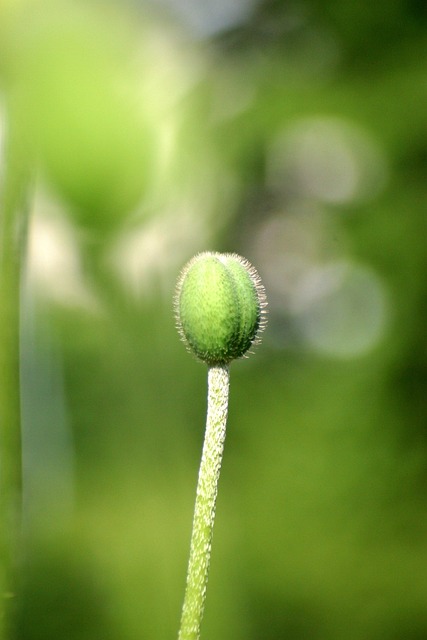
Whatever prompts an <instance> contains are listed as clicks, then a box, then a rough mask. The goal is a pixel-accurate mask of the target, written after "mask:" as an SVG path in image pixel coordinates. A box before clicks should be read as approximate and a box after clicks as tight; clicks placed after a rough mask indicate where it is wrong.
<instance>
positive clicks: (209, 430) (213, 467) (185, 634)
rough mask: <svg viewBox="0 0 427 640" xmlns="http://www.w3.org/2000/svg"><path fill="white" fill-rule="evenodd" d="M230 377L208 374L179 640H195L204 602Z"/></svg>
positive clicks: (213, 370) (216, 369)
mask: <svg viewBox="0 0 427 640" xmlns="http://www.w3.org/2000/svg"><path fill="white" fill-rule="evenodd" d="M229 384H230V373H229V368H228V366H227V365H224V366H212V367H210V368H209V372H208V412H207V419H206V433H205V441H204V445H203V453H202V461H201V463H200V470H199V479H198V483H197V493H196V504H195V508H194V518H193V531H192V535H191V546H190V560H189V563H188V571H187V584H186V589H185V597H184V605H183V609H182V617H181V628H180V631H179V636H178V638H179V640H198V638H200V624H201V621H202V616H203V609H204V604H205V599H206V587H207V582H208V572H209V563H210V556H211V543H212V531H213V525H214V519H215V505H216V497H217V493H218V480H219V474H220V470H221V462H222V455H223V451H224V441H225V432H226V423H227V411H228V393H229Z"/></svg>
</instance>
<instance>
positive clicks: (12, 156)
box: [0, 130, 28, 640]
mask: <svg viewBox="0 0 427 640" xmlns="http://www.w3.org/2000/svg"><path fill="white" fill-rule="evenodd" d="M6 142H7V144H6V157H5V160H6V163H5V165H6V166H5V174H4V178H3V180H2V189H1V192H2V193H1V203H0V309H1V311H0V522H1V526H0V563H1V564H0V589H1V591H0V637H1V638H2V639H4V640H7V638H9V637H10V635H11V619H12V617H13V616H12V611H13V608H14V602H15V596H16V592H17V579H18V565H19V556H20V542H21V515H22V514H21V509H22V469H21V420H20V389H19V384H20V380H19V359H20V353H19V351H20V350H19V326H20V280H21V269H22V264H23V257H24V256H23V248H24V245H25V239H26V232H25V230H26V223H27V212H26V205H27V197H28V171H27V159H26V158H25V156H24V151H23V148H22V146H21V145H20V144H19V142H18V140H17V139H16V137H15V135H14V132H12V131H10V130H9V135H8V139H7V141H6Z"/></svg>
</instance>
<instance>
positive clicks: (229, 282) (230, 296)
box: [174, 251, 267, 366]
mask: <svg viewBox="0 0 427 640" xmlns="http://www.w3.org/2000/svg"><path fill="white" fill-rule="evenodd" d="M266 306H267V300H266V295H265V289H264V286H263V284H262V282H261V278H260V277H259V275H258V272H257V270H256V269H255V267H253V266H252V265H251V264H250V262H249V261H248V260H246V258H242V257H241V256H239V255H237V254H235V253H217V252H210V251H206V252H204V253H199V254H198V255H196V256H194V258H192V259H191V260H190V261H189V262H188V263H187V264H186V265H185V267H184V268H183V270H182V272H181V274H180V276H179V278H178V282H177V286H176V292H175V298H174V309H175V318H176V325H177V328H178V331H179V333H180V335H181V338H182V340H183V341H184V343H185V344H186V346H187V348H188V350H189V351H191V352H192V353H194V354H195V355H196V357H197V358H198V359H199V360H202V361H203V362H205V363H206V364H208V365H209V366H215V365H225V364H228V363H229V362H231V361H232V360H234V359H236V358H241V357H243V356H244V355H245V354H247V352H248V351H249V349H250V348H251V346H253V345H254V344H256V343H258V342H259V340H260V333H261V332H262V330H263V329H264V327H265V325H266Z"/></svg>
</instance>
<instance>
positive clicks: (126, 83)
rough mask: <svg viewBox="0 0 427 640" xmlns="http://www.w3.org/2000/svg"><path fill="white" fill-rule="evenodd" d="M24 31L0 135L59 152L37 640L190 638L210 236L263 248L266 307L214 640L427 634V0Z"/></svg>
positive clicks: (234, 405)
mask: <svg viewBox="0 0 427 640" xmlns="http://www.w3.org/2000/svg"><path fill="white" fill-rule="evenodd" d="M0 25H1V26H0V92H1V93H0V105H1V113H2V125H1V129H0V131H1V134H0V139H1V140H3V146H4V140H5V139H7V133H8V127H9V125H10V124H11V123H12V124H13V126H14V127H15V129H16V130H17V131H19V132H20V134H19V135H20V138H21V144H22V145H23V146H22V149H23V150H24V152H25V154H26V156H27V157H28V159H29V160H30V164H31V165H32V166H33V167H34V178H33V181H34V193H33V197H32V201H31V220H30V230H29V241H28V242H29V254H28V260H27V268H26V274H25V279H24V283H23V284H24V286H23V295H22V299H23V303H22V304H23V310H22V327H21V333H22V339H21V345H22V346H21V349H22V355H21V367H22V388H21V396H22V413H23V457H24V506H25V566H24V579H23V585H24V586H23V593H22V594H21V597H20V599H19V616H18V624H17V638H18V639H19V640H42V639H43V640H50V639H52V640H53V639H54V638H55V639H57V638H62V640H89V639H90V640H94V639H95V638H96V639H102V640H110V639H111V640H113V639H114V640H118V639H120V640H141V639H147V640H167V639H170V638H174V637H176V635H177V629H178V624H179V617H180V609H181V604H182V598H183V593H184V582H185V572H186V565H187V555H188V547H189V540H190V530H191V519H192V510H193V503H194V494H195V484H196V477H197V470H198V464H199V459H200V453H201V446H202V439H203V429H204V418H205V408H206V368H205V367H204V366H203V365H202V364H199V363H197V362H196V361H195V360H194V359H193V358H192V357H190V356H189V355H188V354H187V353H186V351H185V349H184V347H183V345H182V344H181V343H180V342H179V339H178V336H177V333H176V330H175V327H174V319H173V313H172V302H171V301H172V295H173V289H174V285H175V281H176V278H177V275H178V273H179V270H180V268H181V267H182V265H183V264H184V263H185V262H186V261H187V260H188V259H189V258H191V257H192V255H193V254H195V253H196V252H198V251H202V250H208V249H209V250H218V251H235V252H238V253H240V254H242V255H244V256H245V257H247V258H248V259H249V260H250V261H251V262H253V264H254V265H255V266H256V267H257V269H258V270H259V272H260V274H261V276H262V278H263V281H264V284H265V287H266V290H267V295H268V299H269V325H268V327H267V330H266V332H265V334H264V340H263V344H262V345H261V346H260V347H259V348H258V349H257V353H256V354H255V355H253V356H251V357H250V358H249V359H248V360H247V361H246V360H242V361H239V362H236V363H234V364H233V365H232V370H231V376H232V378H231V405H230V414H229V425H228V435H227V443H226V448H225V459H224V464H223V472H222V478H221V483H220V492H219V501H218V508H217V521H216V528H215V535H214V544H213V554H212V564H211V574H210V581H209V589H208V598H207V606H206V612H205V619H204V624H203V638H206V640H208V639H209V638H210V639H211V640H213V639H219V638H220V639H221V640H279V639H286V640H303V639H304V640H305V639H310V640H341V639H342V638H346V640H403V639H405V640H424V639H425V638H427V607H426V602H427V572H426V563H427V535H426V534H427V393H426V383H427V338H426V331H425V323H426V311H427V281H426V272H427V244H426V230H427V229H426V226H427V225H426V222H427V218H426V213H427V209H426V195H427V193H426V192H427V189H426V165H427V120H426V106H427V76H426V65H425V61H426V53H427V31H426V27H427V10H426V5H425V3H424V2H421V0H406V2H404V1H403V0H394V1H393V2H390V0H388V2H385V0H379V1H377V2H371V3H354V2H352V1H351V0H331V1H329V2H326V3H322V2H318V1H316V0H306V1H303V0H294V1H293V2H292V1H290V2H284V1H279V0H276V1H274V0H270V1H268V0H265V1H264V2H263V1H259V0H233V1H232V2H226V1H225V0H221V1H218V0H206V1H205V2H197V1H196V0H192V1H191V2H188V1H187V2H184V0H161V1H158V2H152V3H144V2H142V1H138V0H133V1H131V0H128V1H127V2H126V1H123V2H116V3H114V2H111V3H106V2H81V3H79V2H71V1H70V2H66V1H65V0H64V1H60V2H48V1H46V0H39V1H37V0H32V1H30V0H21V1H20V2H17V1H13V0H8V1H3V2H2V4H1V5H0ZM2 148H3V147H2ZM3 163H4V157H3ZM3 170H4V167H2V169H1V170H0V175H2V173H3Z"/></svg>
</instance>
